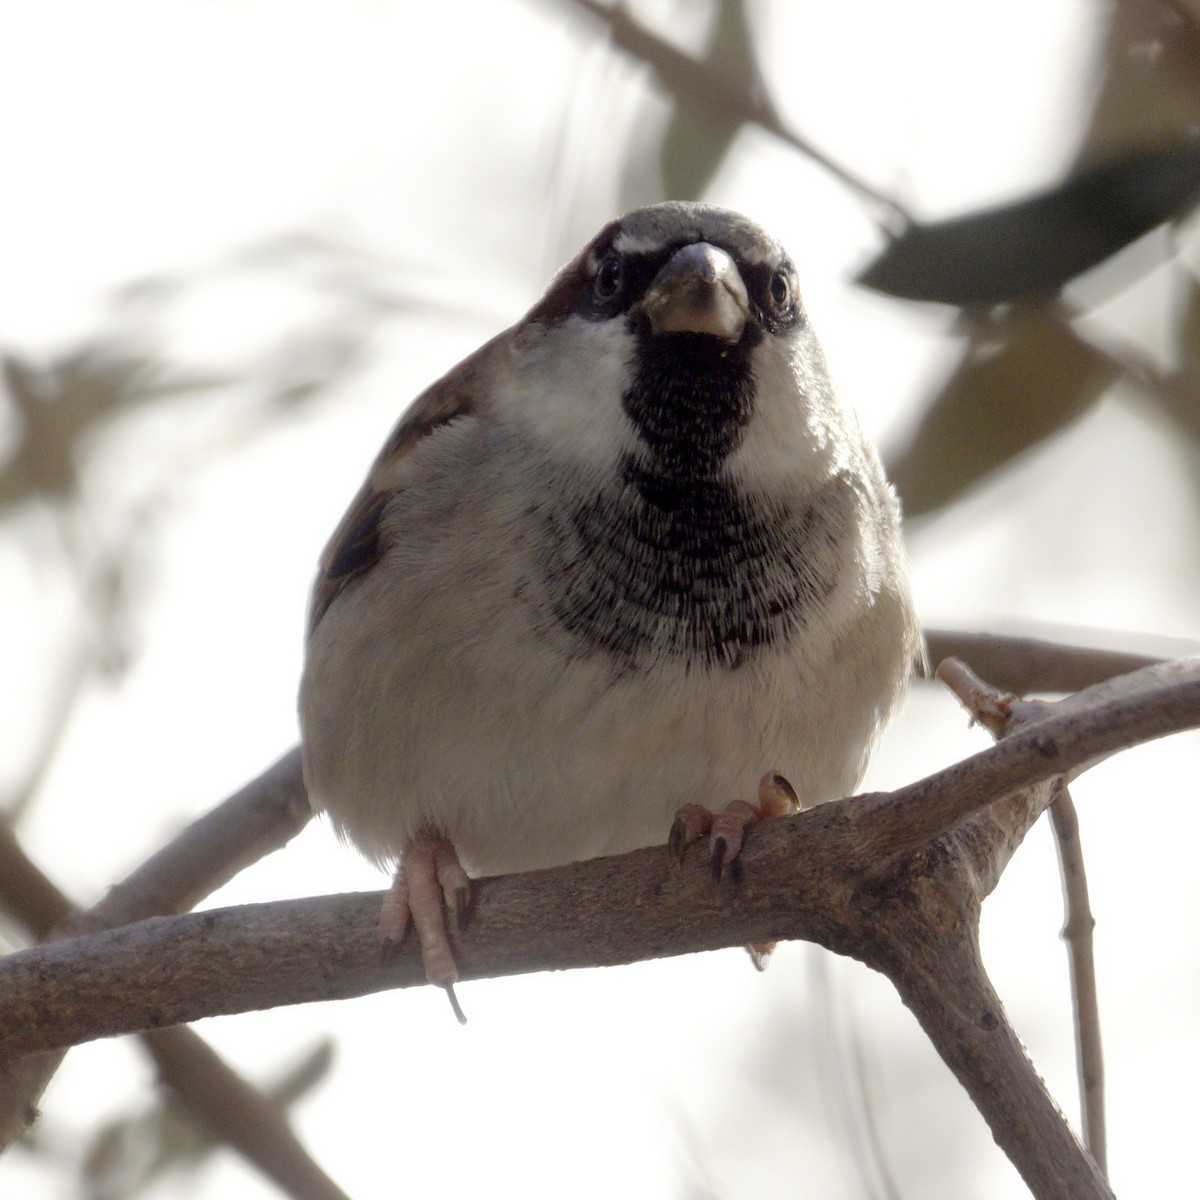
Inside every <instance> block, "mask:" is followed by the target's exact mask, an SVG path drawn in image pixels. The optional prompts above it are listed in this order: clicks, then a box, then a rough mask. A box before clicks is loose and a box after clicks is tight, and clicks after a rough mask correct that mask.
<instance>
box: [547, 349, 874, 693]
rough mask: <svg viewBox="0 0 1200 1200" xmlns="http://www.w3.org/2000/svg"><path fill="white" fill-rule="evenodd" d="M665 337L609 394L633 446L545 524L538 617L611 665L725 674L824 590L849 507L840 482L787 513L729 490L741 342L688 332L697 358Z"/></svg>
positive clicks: (743, 412)
mask: <svg viewBox="0 0 1200 1200" xmlns="http://www.w3.org/2000/svg"><path fill="white" fill-rule="evenodd" d="M680 336H684V337H690V335H680ZM675 340H676V339H673V338H663V339H656V342H658V343H667V344H664V345H661V346H659V345H656V346H654V347H653V348H652V352H651V353H649V354H645V353H642V354H639V362H640V370H639V372H638V375H637V378H636V379H635V380H634V382H633V384H632V385H631V387H630V389H629V391H628V392H627V393H626V395H625V396H624V397H623V401H622V402H623V406H624V408H625V411H626V413H627V414H628V415H629V417H630V419H631V420H632V422H633V424H634V426H635V427H636V429H637V430H638V433H639V438H640V442H641V445H640V446H639V448H638V450H637V451H636V452H635V453H632V454H629V455H627V456H626V457H625V458H624V459H623V461H622V462H621V463H620V469H619V476H618V480H617V482H616V483H615V484H614V485H612V486H611V487H609V488H606V489H605V490H603V491H600V492H599V493H597V494H595V495H593V496H591V497H589V498H588V499H587V500H586V501H584V502H582V503H579V504H577V505H575V506H574V507H572V508H566V509H563V508H557V509H554V510H552V511H551V513H550V514H549V515H547V517H546V522H545V529H544V533H545V537H546V541H547V543H548V544H547V545H546V556H545V565H544V568H543V572H544V573H543V586H544V589H545V590H544V592H543V593H542V595H543V597H544V600H543V603H544V605H545V609H544V610H543V611H544V615H545V616H548V617H549V618H550V620H551V623H552V624H553V625H555V626H557V627H558V628H559V629H560V630H562V631H565V632H566V633H567V634H568V635H569V636H570V640H571V642H572V644H573V647H574V652H575V653H578V654H580V655H584V656H591V655H597V654H598V655H603V656H605V657H607V658H608V659H610V660H611V662H612V665H613V666H614V668H616V670H617V671H618V672H620V673H625V672H626V671H628V670H629V669H632V668H635V667H637V666H639V665H642V664H646V663H649V662H653V661H660V660H664V659H666V660H675V661H683V662H685V663H686V664H687V665H689V666H695V667H705V668H721V669H727V670H732V669H736V668H738V667H741V666H743V665H744V664H746V663H747V662H749V661H751V659H752V658H753V656H754V654H755V653H756V652H757V651H760V650H763V649H766V648H769V647H772V646H777V645H779V644H781V643H785V642H787V641H788V640H789V639H790V638H792V637H793V636H794V635H795V634H796V633H797V632H798V631H799V630H800V629H801V628H802V627H803V626H804V625H805V624H806V622H807V621H808V620H809V618H810V617H811V616H812V614H813V612H814V611H815V610H816V609H817V608H818V607H819V606H820V605H822V604H823V603H824V602H825V601H826V599H827V597H828V596H829V594H830V593H831V592H832V591H833V590H834V588H835V587H836V584H837V580H838V573H839V569H840V565H841V561H842V547H843V543H844V541H845V537H846V534H847V529H848V527H849V522H850V520H851V517H852V508H853V505H854V503H855V497H854V493H853V490H852V488H851V486H850V484H849V483H848V481H846V480H845V479H843V478H841V477H834V478H833V479H831V480H829V481H827V482H826V483H825V484H823V485H822V486H821V487H820V488H819V490H818V491H817V492H816V493H814V494H813V495H812V496H811V497H809V498H808V500H807V501H806V502H805V503H804V504H803V505H802V506H797V507H796V508H791V507H789V506H787V505H785V504H783V503H782V502H779V501H775V500H771V499H768V498H766V497H763V496H761V495H755V494H750V493H747V492H746V491H745V490H744V489H742V488H739V487H737V486H736V485H735V484H734V483H733V482H732V481H731V480H730V479H729V477H728V472H727V471H726V470H725V461H726V459H727V457H728V456H729V455H730V454H731V453H732V452H733V451H734V450H735V449H736V448H737V447H738V446H739V445H740V443H741V441H742V438H743V436H744V433H745V427H746V424H747V422H748V421H749V419H750V417H751V415H752V405H753V395H754V384H753V379H752V376H751V373H750V361H749V359H750V355H749V349H748V347H744V346H741V345H739V346H738V347H735V348H733V349H732V350H730V351H728V352H726V353H723V354H722V353H720V352H718V351H717V350H716V349H715V348H714V347H713V345H712V340H711V339H692V340H695V341H697V342H705V343H707V344H706V345H705V346H704V347H702V349H703V351H704V353H703V354H702V355H701V356H699V357H700V362H699V364H698V362H697V358H698V356H697V354H696V353H695V351H696V350H697V349H701V347H699V346H690V347H686V348H685V352H684V353H679V350H680V347H679V346H678V345H675V346H672V345H670V344H669V343H671V342H673V341H675ZM644 349H646V347H643V350H644ZM681 361H685V362H687V364H688V368H689V369H683V370H681V367H680V364H681ZM698 365H699V366H700V367H701V368H702V369H696V368H697V366H698ZM539 607H541V606H539Z"/></svg>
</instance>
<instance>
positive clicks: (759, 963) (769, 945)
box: [746, 942, 775, 971]
mask: <svg viewBox="0 0 1200 1200" xmlns="http://www.w3.org/2000/svg"><path fill="white" fill-rule="evenodd" d="M774 949H775V943H774V942H759V943H756V944H754V945H752V946H747V947H746V950H747V952H748V953H749V955H750V961H751V962H752V963H753V964H754V969H755V970H756V971H765V970H766V969H767V964H768V963H769V962H770V961H771V951H772V950H774Z"/></svg>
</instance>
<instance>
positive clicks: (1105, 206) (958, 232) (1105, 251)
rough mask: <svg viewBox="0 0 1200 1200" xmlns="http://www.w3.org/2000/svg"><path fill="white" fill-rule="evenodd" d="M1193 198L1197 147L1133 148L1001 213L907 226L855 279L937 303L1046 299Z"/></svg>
mask: <svg viewBox="0 0 1200 1200" xmlns="http://www.w3.org/2000/svg"><path fill="white" fill-rule="evenodd" d="M1197 197H1200V145H1198V144H1197V143H1196V142H1195V141H1193V140H1189V141H1183V142H1176V143H1173V144H1169V145H1159V146H1154V147H1148V148H1142V149H1135V150H1130V151H1127V152H1125V153H1124V154H1120V155H1118V156H1116V157H1114V158H1110V159H1108V160H1106V161H1105V162H1102V163H1099V164H1097V165H1096V166H1093V167H1090V168H1087V169H1085V170H1083V171H1080V172H1079V173H1078V174H1076V175H1073V176H1071V177H1070V178H1069V179H1067V180H1065V181H1064V182H1063V183H1061V184H1060V185H1059V186H1058V187H1055V188H1052V189H1050V190H1049V191H1046V192H1039V193H1038V194H1036V195H1033V196H1030V197H1027V198H1026V199H1024V200H1019V201H1017V202H1015V203H1013V204H1009V205H1004V206H1002V207H999V208H992V209H987V210H985V211H984V212H979V213H974V214H971V215H970V216H965V217H958V218H956V219H954V220H951V221H940V222H938V223H937V224H934V225H919V224H914V225H912V226H910V227H909V228H908V229H907V230H905V232H904V233H902V234H901V235H900V236H899V237H897V238H896V239H895V240H893V241H892V242H891V243H890V245H889V246H888V247H887V249H886V250H884V252H883V253H882V254H881V255H880V256H879V257H878V258H876V259H875V261H874V262H872V263H871V264H870V265H869V266H868V267H867V268H866V269H865V270H864V271H863V272H862V273H861V274H860V275H859V277H858V281H859V282H860V283H862V284H864V285H865V286H867V287H870V288H874V289H875V290H876V291H879V292H886V293H888V294H889V295H892V296H899V297H902V298H903V299H906V300H936V301H940V302H941V303H943V304H959V305H968V304H1003V303H1007V302H1011V301H1015V300H1021V299H1029V298H1033V297H1039V296H1043V297H1045V296H1052V295H1054V294H1055V293H1057V292H1058V291H1059V289H1061V288H1062V286H1063V285H1064V284H1065V283H1067V282H1068V281H1069V280H1071V279H1073V278H1075V277H1076V276H1077V275H1081V274H1083V272H1085V271H1088V270H1090V269H1091V268H1092V267H1094V266H1096V265H1097V264H1098V263H1101V262H1103V261H1104V260H1105V259H1106V258H1109V257H1111V256H1112V255H1113V254H1115V253H1116V252H1117V251H1118V250H1120V249H1121V248H1122V247H1124V246H1127V245H1128V244H1129V243H1130V242H1133V241H1135V240H1136V239H1138V238H1139V237H1141V236H1142V235H1143V234H1145V233H1149V231H1150V230H1151V229H1154V228H1155V227H1156V226H1158V225H1161V224H1162V223H1163V222H1164V221H1167V220H1170V219H1171V218H1173V217H1176V216H1178V215H1179V214H1181V213H1183V212H1185V211H1186V210H1187V209H1188V208H1190V207H1191V205H1193V204H1194V203H1195V201H1196V199H1197Z"/></svg>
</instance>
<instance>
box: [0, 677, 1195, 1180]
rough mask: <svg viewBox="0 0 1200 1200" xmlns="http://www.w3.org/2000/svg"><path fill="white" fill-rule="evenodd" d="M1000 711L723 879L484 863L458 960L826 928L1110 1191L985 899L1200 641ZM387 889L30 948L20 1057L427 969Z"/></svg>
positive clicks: (773, 936)
mask: <svg viewBox="0 0 1200 1200" xmlns="http://www.w3.org/2000/svg"><path fill="white" fill-rule="evenodd" d="M1046 712H1049V713H1050V714H1051V715H1049V716H1047V715H1045V713H1046ZM1014 713H1015V714H1016V716H1017V718H1019V719H1013V714H1014ZM992 717H994V721H995V724H996V727H997V728H998V729H1000V731H1001V732H1004V728H1002V727H1003V726H1005V725H1006V723H1007V724H1008V725H1012V726H1014V727H1015V726H1018V725H1019V726H1020V727H1019V728H1015V731H1014V732H1012V733H1011V735H1009V736H1005V737H1004V738H1003V740H1002V741H1001V742H1000V743H999V744H997V745H996V746H993V747H991V748H990V749H988V750H985V751H983V752H981V753H980V754H976V755H973V756H971V757H970V758H968V759H965V760H963V761H962V762H960V763H957V764H955V765H953V766H951V767H949V768H947V769H946V770H944V771H940V772H938V773H937V774H935V775H932V776H930V777H928V778H927V779H924V780H921V781H918V782H917V783H915V784H912V785H910V786H908V787H906V788H901V789H899V790H898V791H896V792H894V793H891V794H888V795H880V794H876V795H868V796H857V797H852V798H849V799H846V800H841V801H835V802H832V803H829V804H824V805H820V806H818V807H816V808H815V809H811V810H809V811H807V812H804V813H801V814H798V815H797V816H795V817H792V818H780V819H778V820H773V821H769V822H766V823H764V824H763V825H762V826H760V827H757V828H755V829H754V831H753V834H752V836H751V838H750V840H749V841H748V842H747V845H746V848H745V850H744V851H743V856H742V859H741V860H739V862H740V864H741V865H740V869H739V870H737V871H735V872H733V873H732V878H730V879H729V880H727V881H726V882H724V883H722V884H720V885H717V886H714V885H713V883H712V880H711V876H710V873H709V869H708V864H707V863H706V862H704V861H703V858H704V855H703V853H702V852H696V853H693V854H691V855H690V856H689V860H688V861H687V862H686V863H685V865H684V866H683V867H682V868H679V867H676V866H675V864H674V863H672V862H671V861H670V860H669V857H668V856H667V854H666V853H665V851H664V850H663V849H662V848H661V847H652V848H649V849H646V850H640V851H635V852H634V853H632V854H627V855H622V856H619V857H611V858H604V859H597V860H593V861H590V862H584V863H577V864H574V865H571V866H567V867H561V868H556V869H553V870H547V871H538V872H530V873H527V874H523V875H513V876H505V877H500V878H493V879H485V880H481V881H479V882H478V883H477V885H476V887H475V900H474V906H473V909H472V912H471V914H470V919H469V921H468V922H467V923H466V925H465V927H464V928H463V929H462V930H460V931H459V932H458V933H457V934H456V935H455V936H454V941H455V954H456V957H457V961H458V965H459V969H460V974H461V976H462V977H463V978H464V979H474V978H481V977H484V976H495V975H502V974H512V973H518V972H528V971H539V970H551V969H563V968H570V967H578V966H601V965H615V964H618V963H628V962H633V961H637V960H640V959H646V958H654V957H663V956H671V955H677V954H687V953H691V952H693V951H697V950H706V949H713V948H717V947H720V946H731V945H743V944H746V943H761V942H768V941H775V940H786V939H795V938H805V939H808V940H811V941H815V942H817V943H819V944H821V945H824V946H826V947H828V948H829V949H831V950H834V951H835V952H837V953H841V954H846V955H850V956H852V957H855V958H858V959H860V960H861V961H863V962H865V963H867V965H869V966H871V967H873V968H875V969H877V970H879V971H881V972H883V973H884V974H886V975H887V976H888V978H890V979H891V980H892V982H893V984H894V985H895V986H896V987H897V989H898V990H899V991H900V994H901V995H902V997H903V998H904V1000H905V1002H906V1003H907V1004H909V1006H910V1007H911V1008H912V1009H913V1011H914V1013H915V1014H916V1016H917V1018H918V1020H919V1021H920V1022H921V1024H922V1026H923V1027H924V1028H925V1030H926V1032H927V1033H928V1035H929V1036H930V1038H931V1039H932V1040H933V1041H934V1043H935V1045H937V1047H938V1049H939V1051H940V1052H941V1053H942V1055H943V1057H944V1058H945V1059H946V1061H947V1063H948V1064H949V1065H950V1066H951V1067H952V1068H953V1069H954V1070H955V1072H956V1074H957V1075H958V1077H959V1079H960V1081H961V1082H962V1083H963V1085H964V1087H965V1088H966V1089H967V1091H968V1092H969V1093H970V1094H971V1096H972V1097H973V1099H974V1100H975V1102H976V1103H977V1104H978V1105H979V1107H980V1109H981V1111H982V1112H983V1115H984V1116H985V1118H986V1119H987V1121H988V1122H989V1124H990V1126H991V1128H992V1131H993V1133H994V1135H995V1137H996V1139H997V1141H998V1142H999V1144H1000V1145H1001V1146H1002V1147H1003V1148H1004V1150H1005V1151H1006V1153H1008V1155H1009V1157H1010V1158H1011V1159H1012V1160H1013V1162H1014V1163H1015V1164H1016V1165H1017V1167H1018V1168H1019V1169H1020V1171H1021V1173H1022V1175H1023V1176H1024V1178H1025V1180H1026V1182H1027V1183H1028V1185H1029V1186H1030V1188H1031V1189H1032V1190H1033V1191H1034V1193H1035V1195H1037V1196H1038V1197H1040V1198H1044V1200H1068V1198H1069V1200H1081V1198H1089V1200H1091V1198H1104V1197H1109V1196H1111V1192H1110V1190H1109V1189H1108V1186H1107V1184H1106V1183H1105V1181H1104V1179H1103V1176H1102V1175H1101V1173H1100V1171H1099V1169H1098V1168H1097V1166H1096V1164H1095V1162H1094V1160H1092V1159H1091V1157H1090V1156H1088V1155H1087V1153H1086V1152H1085V1151H1084V1150H1083V1148H1082V1146H1080V1145H1079V1143H1078V1141H1077V1140H1076V1139H1075V1138H1074V1135H1073V1134H1071V1132H1070V1130H1069V1128H1068V1127H1067V1126H1066V1125H1065V1123H1064V1122H1062V1120H1061V1118H1059V1117H1058V1116H1057V1113H1056V1109H1055V1106H1054V1103H1053V1101H1052V1099H1051V1098H1050V1097H1049V1095H1048V1094H1047V1093H1046V1091H1045V1087H1044V1085H1043V1084H1042V1082H1041V1080H1040V1079H1039V1077H1038V1075H1037V1073H1036V1071H1035V1070H1034V1069H1033V1067H1032V1065H1031V1064H1030V1063H1029V1062H1028V1060H1027V1059H1026V1058H1025V1056H1024V1053H1023V1051H1021V1048H1020V1044H1019V1041H1018V1040H1017V1038H1016V1036H1015V1034H1014V1033H1013V1032H1012V1030H1011V1029H1010V1028H1009V1026H1008V1024H1007V1021H1006V1019H1005V1017H1004V1014H1003V1010H1002V1008H1001V1007H1000V1004H999V1001H998V1000H997V998H996V997H995V994H994V992H993V991H992V989H991V987H990V984H989V983H988V982H987V979H986V977H985V976H984V974H983V971H982V967H981V966H980V965H979V961H978V947H977V945H976V936H977V926H978V915H979V908H980V905H981V903H982V900H983V898H984V897H985V896H986V895H987V894H988V893H989V892H990V891H991V889H992V887H994V885H995V882H996V880H997V879H998V878H999V875H1000V873H1001V871H1002V870H1003V868H1004V865H1005V864H1006V863H1007V861H1008V859H1009V857H1010V856H1011V854H1012V852H1013V850H1014V849H1015V848H1016V846H1017V844H1019V842H1020V840H1021V838H1022V837H1023V836H1024V833H1025V831H1026V830H1027V829H1028V827H1029V825H1030V824H1031V823H1032V822H1033V821H1034V820H1035V819H1036V818H1037V816H1038V814H1039V813H1040V812H1041V811H1042V810H1043V808H1044V807H1045V806H1046V805H1047V804H1048V803H1050V801H1051V800H1052V799H1053V798H1054V797H1055V796H1056V795H1057V794H1058V793H1059V792H1061V789H1062V781H1063V779H1064V778H1066V777H1069V776H1070V775H1071V774H1073V773H1077V772H1078V771H1079V770H1082V769H1083V768H1084V767H1086V766H1087V765H1090V764H1092V763H1094V762H1096V761H1098V760H1099V759H1100V758H1102V757H1103V756H1105V755H1107V754H1109V753H1111V752H1113V751H1114V750H1116V749H1118V748H1121V747H1123V746H1128V745H1132V744H1134V743H1136V742H1139V741H1144V740H1147V739H1149V738H1153V737H1158V736H1161V735H1163V734H1165V733H1170V732H1175V731H1178V730H1182V729H1188V728H1194V727H1196V726H1200V660H1195V659H1191V660H1184V661H1181V662H1174V663H1165V664H1158V665H1155V666H1152V667H1148V668H1145V669H1143V670H1140V671H1137V672H1135V673H1133V674H1131V675H1128V676H1124V677H1122V678H1120V679H1117V680H1111V681H1108V682H1106V683H1104V684H1100V685H1098V686H1096V687H1094V688H1089V689H1087V690H1085V691H1083V692H1080V693H1077V694H1075V695H1073V696H1069V697H1067V698H1066V699H1065V700H1062V701H1060V702H1058V703H1057V704H1055V705H1046V704H1045V703H1044V702H1043V703H1039V704H1038V705H1036V706H1031V707H1023V706H1022V705H1020V704H1013V705H1008V704H1007V703H1005V704H997V705H996V706H995V712H994V714H991V716H990V717H989V720H990V719H991V718H992ZM1027 718H1028V719H1032V721H1033V723H1032V724H1024V723H1023V722H1024V721H1025V720H1026V719H1027ZM379 903H380V895H379V893H361V894H355V895H347V896H326V897H316V898H310V899H306V900H300V901H288V902H283V903H275V904H262V905H247V906H243V907H240V908H232V909H220V910H215V911H211V912H203V913H193V914H189V915H186V916H180V917H156V918H153V919H150V920H145V921H140V922H137V923H135V924H131V925H127V926H124V927H122V928H119V929H114V930H110V931H106V932H102V933H96V934H91V935H87V936H82V937H77V938H73V939H71V940H68V941H60V942H57V943H54V944H51V945H47V946H42V947H37V948H35V949H31V950H27V951H24V952H22V953H20V954H16V955H13V956H11V957H10V958H9V959H8V960H6V961H5V962H2V963H0V1055H16V1054H22V1053H28V1052H31V1051H38V1050H43V1049H46V1048H50V1047H56V1046H63V1045H67V1044H72V1043H74V1042H77V1041H84V1040H89V1039H91V1038H95V1037H102V1036H108V1035H111V1034H114V1033H119V1032H130V1031H134V1030H139V1029H152V1028H161V1027H162V1026H166V1025H172V1024H177V1023H180V1022H185V1021H191V1020H195V1019H197V1018H199V1017H203V1016H212V1015H216V1014H224V1013H233V1012H241V1011H247V1010H249V1009H259V1008H265V1007H271V1006H273V1005H278V1004H283V1003H301V1002H305V1001H310V1000H326V999H335V998H345V997H349V996H356V995H364V994H366V993H369V992H374V991H379V990H383V989H385V988H390V987H404V986H412V985H415V984H420V983H423V982H424V975H423V971H422V967H421V962H420V955H419V951H418V950H417V948H416V947H415V945H413V944H412V942H411V940H410V941H409V942H408V943H405V944H404V945H403V946H401V947H400V949H399V951H398V952H397V953H395V954H394V955H392V956H390V957H389V958H388V960H387V961H381V957H380V952H379V944H378V941H377V935H376V928H375V918H376V915H377V913H378V908H379Z"/></svg>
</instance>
